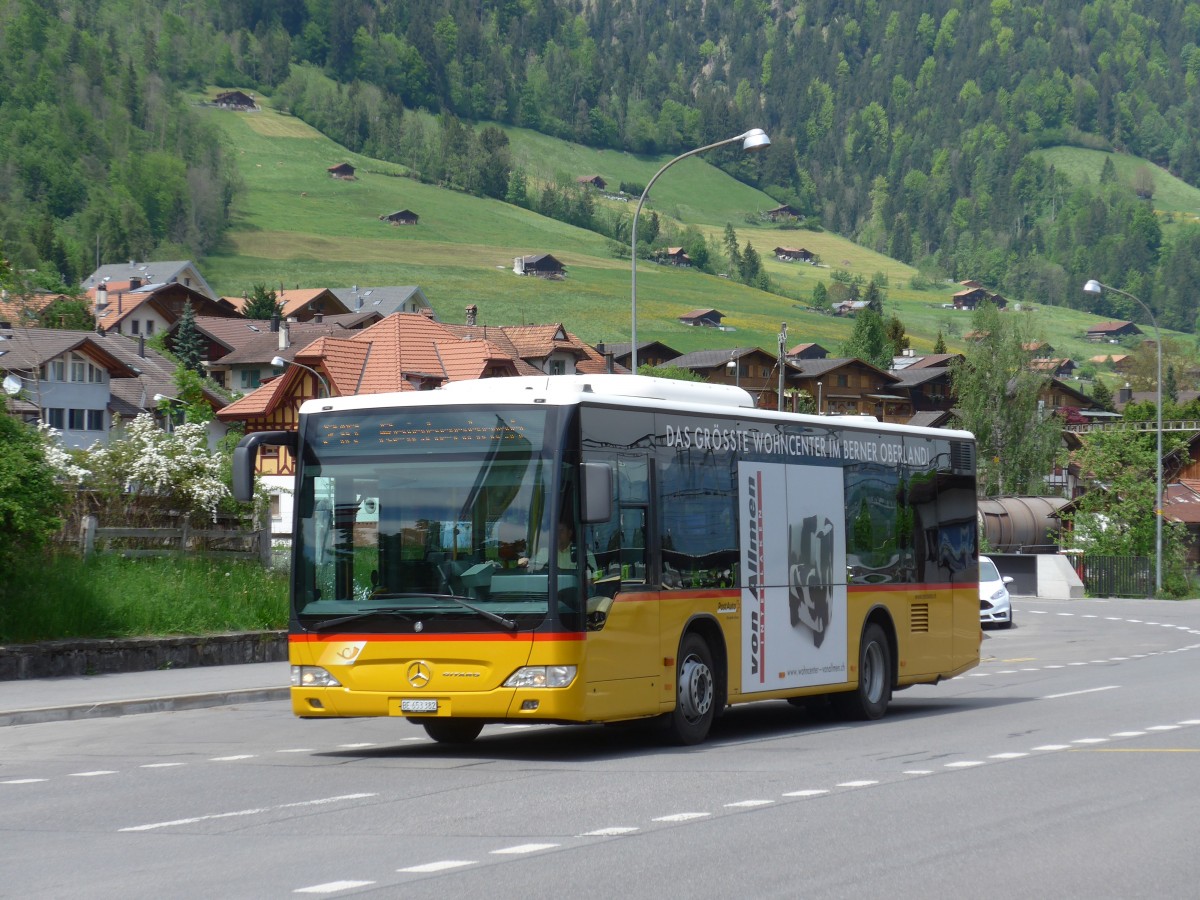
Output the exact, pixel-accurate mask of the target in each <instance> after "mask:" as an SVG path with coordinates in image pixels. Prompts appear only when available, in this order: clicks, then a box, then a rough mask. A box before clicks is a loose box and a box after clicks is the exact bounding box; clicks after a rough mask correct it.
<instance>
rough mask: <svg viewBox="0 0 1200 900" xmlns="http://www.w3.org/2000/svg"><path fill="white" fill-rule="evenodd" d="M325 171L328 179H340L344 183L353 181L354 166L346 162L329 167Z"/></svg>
mask: <svg viewBox="0 0 1200 900" xmlns="http://www.w3.org/2000/svg"><path fill="white" fill-rule="evenodd" d="M325 171H326V172H328V173H329V177H330V178H341V179H343V180H345V181H351V180H353V179H354V166H352V165H350V163H347V162H343V163H338V164H337V165H336V166H330V167H329V168H328V169H326V170H325Z"/></svg>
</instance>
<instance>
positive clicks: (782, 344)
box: [778, 322, 787, 412]
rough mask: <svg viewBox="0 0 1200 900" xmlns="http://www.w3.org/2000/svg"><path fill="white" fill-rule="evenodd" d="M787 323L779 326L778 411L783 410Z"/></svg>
mask: <svg viewBox="0 0 1200 900" xmlns="http://www.w3.org/2000/svg"><path fill="white" fill-rule="evenodd" d="M786 353H787V322H784V323H782V324H781V325H780V326H779V404H778V409H779V410H780V411H781V412H782V410H783V367H784V365H786V360H787V356H786V355H785V354H786Z"/></svg>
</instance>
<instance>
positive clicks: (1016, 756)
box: [988, 753, 1029, 759]
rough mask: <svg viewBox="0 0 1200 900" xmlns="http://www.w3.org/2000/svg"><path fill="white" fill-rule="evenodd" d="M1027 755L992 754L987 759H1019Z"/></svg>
mask: <svg viewBox="0 0 1200 900" xmlns="http://www.w3.org/2000/svg"><path fill="white" fill-rule="evenodd" d="M1028 755H1029V754H1028V753H993V754H992V755H991V756H989V757H988V759H1020V758H1021V757H1022V756H1028Z"/></svg>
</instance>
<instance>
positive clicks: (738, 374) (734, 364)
mask: <svg viewBox="0 0 1200 900" xmlns="http://www.w3.org/2000/svg"><path fill="white" fill-rule="evenodd" d="M725 370H726V372H728V371H729V370H733V384H734V387H741V386H742V367H741V366H740V365H738V360H737V351H734V354H733V355H732V356H730V357H729V362H727V363H725Z"/></svg>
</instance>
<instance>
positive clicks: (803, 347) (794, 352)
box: [787, 343, 829, 360]
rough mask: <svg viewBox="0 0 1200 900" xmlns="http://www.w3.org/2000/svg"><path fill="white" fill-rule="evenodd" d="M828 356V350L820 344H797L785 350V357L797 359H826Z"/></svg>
mask: <svg viewBox="0 0 1200 900" xmlns="http://www.w3.org/2000/svg"><path fill="white" fill-rule="evenodd" d="M828 356H829V351H828V350H826V349H825V348H824V347H822V346H821V345H820V344H812V343H809V344H797V345H796V346H795V347H793V348H792V349H791V350H789V351H788V352H787V358H788V359H792V360H798V359H826V358H828Z"/></svg>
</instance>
